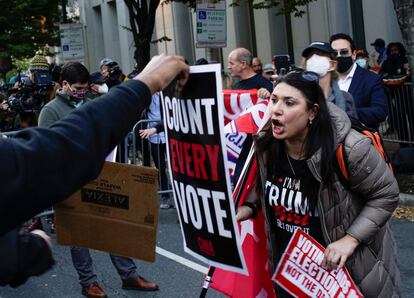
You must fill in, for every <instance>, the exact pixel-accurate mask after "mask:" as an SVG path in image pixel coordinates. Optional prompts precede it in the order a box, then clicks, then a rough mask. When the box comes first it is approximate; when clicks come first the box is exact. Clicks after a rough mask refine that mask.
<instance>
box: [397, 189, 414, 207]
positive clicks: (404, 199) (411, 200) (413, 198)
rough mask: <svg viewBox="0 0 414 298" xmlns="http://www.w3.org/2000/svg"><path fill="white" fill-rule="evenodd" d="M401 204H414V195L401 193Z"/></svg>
mask: <svg viewBox="0 0 414 298" xmlns="http://www.w3.org/2000/svg"><path fill="white" fill-rule="evenodd" d="M398 205H399V206H414V195H412V194H408V193H403V192H402V193H400V201H399V203H398Z"/></svg>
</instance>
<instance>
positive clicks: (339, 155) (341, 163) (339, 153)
mask: <svg viewBox="0 0 414 298" xmlns="http://www.w3.org/2000/svg"><path fill="white" fill-rule="evenodd" d="M336 160H337V162H338V167H339V170H340V172H341V173H340V174H342V177H343V178H344V180H345V181H349V175H348V170H347V168H346V162H345V159H344V144H342V143H341V144H339V146H338V148H336Z"/></svg>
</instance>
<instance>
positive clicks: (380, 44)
mask: <svg viewBox="0 0 414 298" xmlns="http://www.w3.org/2000/svg"><path fill="white" fill-rule="evenodd" d="M371 45H372V46H373V47H374V48H375V51H376V52H377V53H378V55H379V56H378V59H377V62H378V64H379V65H382V63H384V61H385V60H386V59H387V49H386V48H385V41H384V40H383V39H382V38H377V39H376V40H375V41H374V42H373V43H371Z"/></svg>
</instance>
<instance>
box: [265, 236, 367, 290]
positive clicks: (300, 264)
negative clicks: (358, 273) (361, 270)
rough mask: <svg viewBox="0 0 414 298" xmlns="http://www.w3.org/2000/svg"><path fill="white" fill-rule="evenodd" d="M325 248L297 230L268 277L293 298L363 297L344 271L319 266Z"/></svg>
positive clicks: (346, 271)
mask: <svg viewBox="0 0 414 298" xmlns="http://www.w3.org/2000/svg"><path fill="white" fill-rule="evenodd" d="M324 251H325V248H324V247H323V246H322V245H320V244H319V243H318V242H316V241H315V239H313V238H312V237H311V236H309V235H308V234H306V233H305V232H303V231H302V230H300V229H297V230H296V231H295V233H294V234H293V236H292V239H291V240H290V242H289V245H288V246H287V248H286V250H285V253H284V254H283V257H282V259H281V260H280V262H279V264H278V267H277V269H276V271H275V274H274V275H273V277H272V279H273V280H274V281H276V283H277V284H278V285H280V286H281V287H283V288H284V289H285V290H286V291H287V292H289V293H290V294H291V295H293V296H295V297H321V298H322V297H363V295H362V294H361V292H360V291H359V289H358V288H357V286H356V285H355V283H354V281H353V280H352V279H351V276H350V275H349V273H348V270H347V269H346V268H345V267H344V268H342V269H339V270H331V271H328V270H326V269H324V268H323V267H322V266H321V262H322V260H323V257H324Z"/></svg>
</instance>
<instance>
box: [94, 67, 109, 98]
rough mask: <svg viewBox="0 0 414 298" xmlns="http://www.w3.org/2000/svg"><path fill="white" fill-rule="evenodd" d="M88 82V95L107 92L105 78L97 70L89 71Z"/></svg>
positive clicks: (96, 95)
mask: <svg viewBox="0 0 414 298" xmlns="http://www.w3.org/2000/svg"><path fill="white" fill-rule="evenodd" d="M89 82H90V86H89V90H90V96H91V97H92V98H96V97H98V96H100V95H102V94H105V93H108V91H109V88H108V85H107V84H106V78H105V77H104V76H103V75H102V74H101V73H100V72H99V71H97V72H94V73H91V76H90V79H89Z"/></svg>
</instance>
